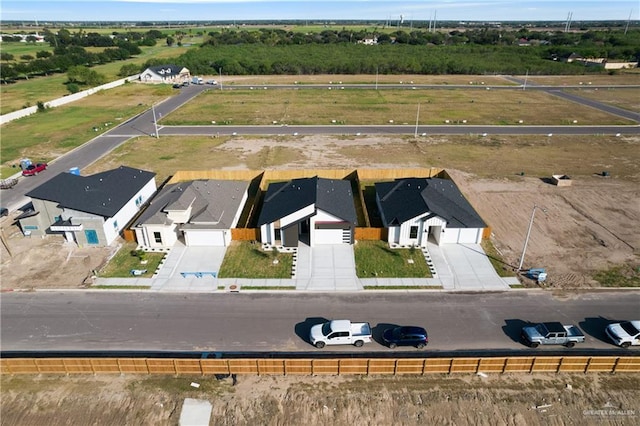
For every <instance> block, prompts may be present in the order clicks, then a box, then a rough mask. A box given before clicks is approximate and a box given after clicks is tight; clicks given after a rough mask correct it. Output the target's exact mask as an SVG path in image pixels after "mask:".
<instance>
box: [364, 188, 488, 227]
mask: <svg viewBox="0 0 640 426" xmlns="http://www.w3.org/2000/svg"><path fill="white" fill-rule="evenodd" d="M375 188H376V194H377V196H378V198H379V200H380V207H381V209H382V213H383V216H384V218H385V219H386V221H387V223H386V226H393V225H400V224H402V223H403V222H406V221H407V220H409V219H412V218H414V217H417V216H420V215H422V214H426V213H433V214H434V215H437V216H439V217H441V218H443V219H445V220H446V221H447V226H449V227H451V228H484V227H486V226H487V225H486V224H485V223H484V221H483V220H482V218H481V217H480V215H478V213H477V212H476V211H475V209H474V208H473V207H472V206H471V204H469V202H468V201H467V199H466V198H465V197H464V195H462V192H460V189H458V187H457V186H456V184H455V183H453V181H451V180H448V179H440V178H407V179H396V180H395V181H393V182H378V183H376V184H375Z"/></svg>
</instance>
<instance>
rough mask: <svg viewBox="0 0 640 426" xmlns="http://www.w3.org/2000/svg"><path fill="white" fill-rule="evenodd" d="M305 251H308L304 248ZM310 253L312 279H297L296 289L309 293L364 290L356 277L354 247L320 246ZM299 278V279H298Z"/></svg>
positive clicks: (311, 249)
mask: <svg viewBox="0 0 640 426" xmlns="http://www.w3.org/2000/svg"><path fill="white" fill-rule="evenodd" d="M303 250H306V249H305V248H304V246H303ZM309 251H310V278H309V279H296V288H297V289H300V290H307V291H357V290H362V285H361V284H360V280H359V279H358V277H357V276H356V269H355V256H354V254H353V246H351V245H348V244H336V245H319V246H315V247H312V248H310V249H309ZM296 278H297V277H296Z"/></svg>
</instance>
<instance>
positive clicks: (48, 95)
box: [0, 40, 189, 158]
mask: <svg viewBox="0 0 640 426" xmlns="http://www.w3.org/2000/svg"><path fill="white" fill-rule="evenodd" d="M22 44H24V43H22ZM47 46H48V45H47ZM36 47H38V46H36ZM41 47H42V49H37V50H36V51H39V50H47V49H46V46H41ZM3 49H4V46H3ZM141 49H142V52H143V53H142V54H141V55H138V56H137V57H135V58H131V59H127V60H125V61H115V62H110V63H108V64H104V65H96V66H94V67H92V68H91V69H92V70H95V71H97V72H98V73H100V74H103V75H104V76H105V77H106V79H107V81H114V80H118V79H119V78H121V77H118V73H119V72H120V68H122V66H123V65H127V64H136V65H142V64H144V63H145V62H146V61H148V60H149V59H151V58H167V59H168V60H169V59H171V58H177V57H178V56H180V55H181V54H183V53H184V52H186V51H187V50H188V49H189V48H188V47H178V46H175V47H168V46H166V45H162V43H161V40H160V41H158V45H157V46H153V47H147V46H142V47H141ZM67 80H68V79H67V74H66V73H64V74H52V75H49V76H46V77H35V78H31V79H29V80H19V81H16V82H15V83H12V84H2V85H0V92H1V93H2V103H0V113H2V114H7V113H9V112H12V111H17V110H19V109H22V108H26V107H28V106H33V105H35V104H36V103H37V102H38V101H42V102H47V101H51V100H53V99H57V98H60V97H62V96H65V95H68V94H69V91H68V90H67V86H65V84H64V83H66V82H67ZM81 89H86V87H82V88H81ZM116 96H117V95H116ZM3 131H4V128H3ZM3 158H4V157H3Z"/></svg>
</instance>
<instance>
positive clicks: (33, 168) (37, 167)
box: [22, 163, 47, 176]
mask: <svg viewBox="0 0 640 426" xmlns="http://www.w3.org/2000/svg"><path fill="white" fill-rule="evenodd" d="M46 169H47V163H37V164H31V165H29V166H27V168H26V169H24V170H22V176H35V175H37V174H38V173H40V172H43V171H45V170H46Z"/></svg>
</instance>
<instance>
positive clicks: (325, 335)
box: [309, 320, 371, 349]
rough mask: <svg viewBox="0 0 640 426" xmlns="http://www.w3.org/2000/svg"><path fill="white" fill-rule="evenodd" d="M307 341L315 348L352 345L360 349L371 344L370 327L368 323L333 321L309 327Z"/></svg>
mask: <svg viewBox="0 0 640 426" xmlns="http://www.w3.org/2000/svg"><path fill="white" fill-rule="evenodd" d="M309 341H310V342H311V344H312V345H314V346H315V347H316V348H319V349H322V348H324V347H325V345H354V346H357V347H360V346H362V345H364V344H365V343H368V342H371V326H370V325H369V323H368V322H351V321H349V320H333V321H329V322H325V323H324V324H317V325H314V326H313V327H311V331H310V333H309Z"/></svg>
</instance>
